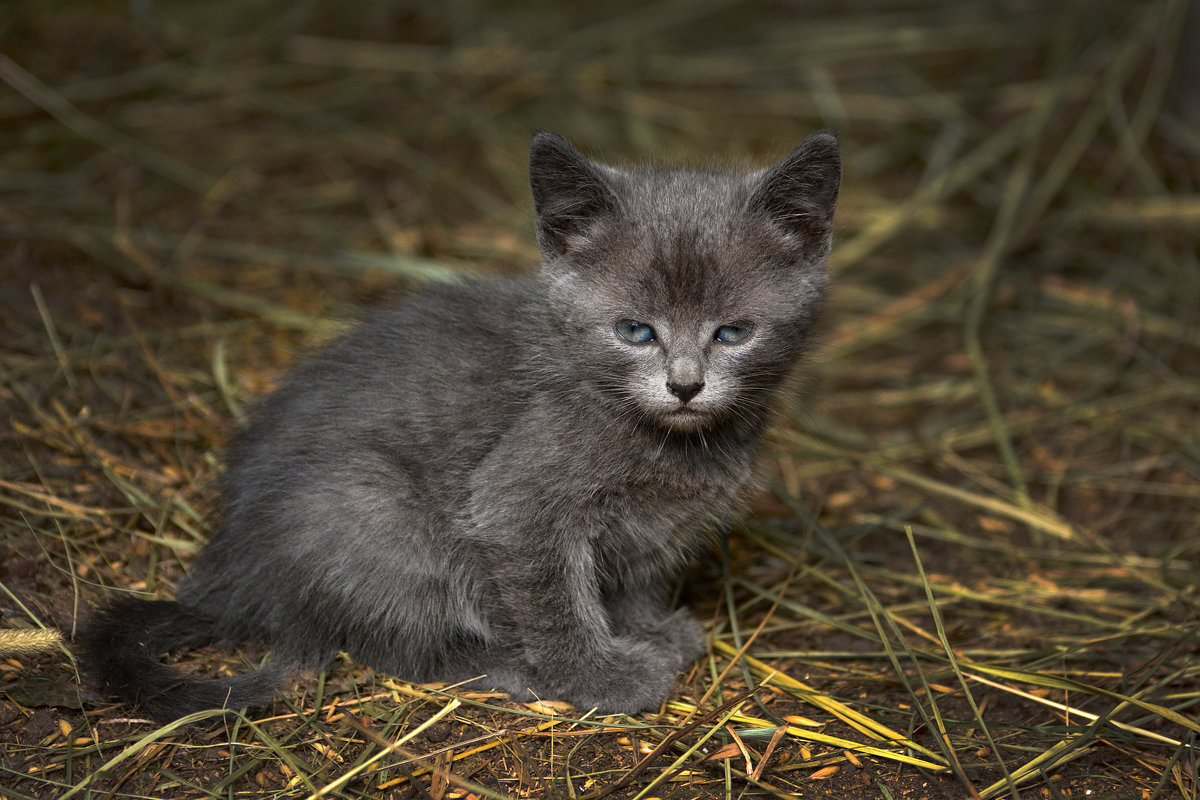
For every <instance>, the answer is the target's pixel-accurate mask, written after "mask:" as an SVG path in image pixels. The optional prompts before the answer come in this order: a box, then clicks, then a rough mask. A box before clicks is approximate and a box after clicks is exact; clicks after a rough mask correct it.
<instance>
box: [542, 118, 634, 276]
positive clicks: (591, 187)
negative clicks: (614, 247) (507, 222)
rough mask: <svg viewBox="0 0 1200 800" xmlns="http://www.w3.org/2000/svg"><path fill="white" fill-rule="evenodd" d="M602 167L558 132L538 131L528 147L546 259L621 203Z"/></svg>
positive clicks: (561, 252) (562, 252) (565, 248)
mask: <svg viewBox="0 0 1200 800" xmlns="http://www.w3.org/2000/svg"><path fill="white" fill-rule="evenodd" d="M602 169H603V168H602V167H598V166H597V165H595V164H592V163H591V162H589V161H588V160H587V159H586V158H584V157H583V156H582V155H580V153H579V152H578V151H577V150H576V149H575V148H574V147H571V145H570V144H568V143H567V140H566V139H564V138H562V137H561V136H559V135H558V134H557V133H551V132H550V131H538V132H537V133H535V134H533V141H532V142H531V143H530V147H529V184H530V186H531V187H532V188H533V206H534V208H535V209H537V235H538V244H539V245H540V246H541V248H542V253H543V254H545V255H546V256H547V257H549V256H559V255H563V254H564V253H566V252H567V251H568V250H569V249H570V245H571V239H572V238H573V237H574V236H577V235H578V234H581V233H583V232H584V231H585V230H586V229H587V228H588V226H589V225H590V224H591V223H592V222H594V221H596V220H597V219H598V218H600V217H602V216H606V215H615V214H616V213H617V211H618V208H619V204H618V202H617V198H616V195H614V194H613V191H612V188H611V187H610V186H609V184H608V181H607V180H606V179H605V177H604V174H603V172H602Z"/></svg>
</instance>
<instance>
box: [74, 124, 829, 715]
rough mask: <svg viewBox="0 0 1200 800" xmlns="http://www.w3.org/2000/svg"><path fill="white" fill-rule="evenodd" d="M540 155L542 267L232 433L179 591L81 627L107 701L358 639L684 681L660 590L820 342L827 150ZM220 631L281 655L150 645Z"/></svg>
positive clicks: (298, 661)
mask: <svg viewBox="0 0 1200 800" xmlns="http://www.w3.org/2000/svg"><path fill="white" fill-rule="evenodd" d="M529 172H530V180H531V183H532V186H533V199H534V204H535V206H536V208H537V231H538V243H539V245H540V247H541V251H542V254H543V262H542V269H541V273H540V275H539V276H538V277H537V278H535V279H532V280H519V281H500V280H496V281H490V282H476V283H469V284H465V285H453V286H435V287H431V288H428V289H426V290H424V291H422V292H420V293H419V294H417V295H415V296H413V297H412V298H410V299H409V300H407V301H406V302H404V303H403V304H401V305H399V306H398V307H396V308H393V309H391V310H388V311H385V312H383V313H381V314H379V315H377V316H376V317H374V318H373V319H372V320H370V321H369V322H367V323H366V324H364V325H362V326H361V327H360V328H358V330H357V331H356V332H354V333H353V334H351V335H350V336H348V337H347V338H346V339H344V340H343V341H341V342H340V343H338V344H336V345H334V346H333V347H331V348H330V349H329V350H328V351H326V352H325V353H324V354H323V355H320V356H318V357H316V358H314V359H312V360H311V361H308V362H307V363H305V364H303V365H301V366H300V367H299V368H298V369H297V370H296V371H295V373H294V374H293V375H292V376H291V378H290V379H289V380H288V381H287V382H286V383H285V384H284V385H283V386H282V387H281V388H280V389H279V390H278V391H277V392H275V393H274V394H273V395H271V396H270V397H269V398H267V400H266V401H265V402H264V403H263V405H262V406H261V407H260V408H259V409H258V412H257V415H256V416H255V418H254V420H253V422H252V423H251V424H250V426H249V427H248V428H247V429H246V431H245V432H244V433H243V434H242V435H241V437H240V439H239V440H238V441H237V442H236V443H235V446H234V447H233V449H232V452H231V453H230V458H229V470H228V472H227V474H226V475H225V477H224V480H223V482H222V485H221V492H222V497H223V501H224V502H223V517H222V519H221V522H220V526H219V528H218V530H217V531H216V533H215V535H214V536H213V539H212V541H211V543H210V544H209V545H208V548H207V549H206V550H205V551H204V552H203V553H202V554H201V555H200V556H199V558H198V560H197V562H196V564H195V566H194V568H193V569H192V571H191V573H190V574H189V575H188V576H187V578H186V579H185V580H184V581H183V582H182V583H181V585H180V587H179V592H178V600H176V601H174V602H172V601H147V600H141V599H137V598H131V597H123V598H119V599H117V600H115V601H114V602H112V603H110V604H109V605H108V606H106V607H105V608H103V609H102V610H101V611H99V612H98V613H97V614H96V615H95V616H94V617H93V618H92V620H91V621H90V624H89V625H88V626H86V628H85V630H84V632H83V633H82V634H81V637H80V644H81V646H82V649H83V651H84V653H85V659H84V663H85V666H86V667H87V668H88V669H89V671H90V672H91V674H92V675H93V676H94V677H95V678H97V679H98V681H99V683H101V684H102V685H103V686H104V687H105V688H106V689H107V690H109V691H111V692H112V693H114V694H116V695H118V696H119V697H121V698H122V699H124V700H126V701H129V702H134V703H137V704H139V705H140V706H141V708H142V710H143V711H144V712H145V713H147V714H149V715H151V716H154V717H156V718H158V719H163V720H166V719H172V718H175V717H178V716H181V715H184V714H187V713H189V712H192V711H197V710H201V709H205V708H219V707H231V708H237V707H242V706H245V705H256V704H261V703H264V702H267V701H268V700H269V699H270V698H271V697H272V695H273V693H274V691H275V689H276V687H277V686H278V684H279V683H280V682H281V681H282V680H283V679H284V678H285V677H286V676H287V675H288V674H290V673H291V672H292V671H293V670H297V669H304V668H319V667H320V666H321V665H323V664H325V663H327V662H328V661H329V660H330V659H331V658H332V657H333V656H334V655H335V654H336V653H338V652H339V651H343V650H344V651H346V652H348V653H349V654H350V655H351V656H352V657H353V658H355V659H356V660H358V661H360V662H363V663H366V664H370V665H372V666H374V667H376V668H377V669H380V670H385V671H388V672H392V673H395V674H396V675H398V676H401V677H403V678H406V679H409V680H413V681H432V680H440V681H454V682H457V681H465V680H468V679H472V678H478V676H481V675H482V676H484V677H482V678H478V680H477V681H476V682H475V683H474V684H473V685H481V686H491V687H496V688H499V689H503V690H504V691H506V692H508V693H509V694H510V695H512V696H513V697H514V698H516V699H518V700H530V699H533V698H535V697H539V698H543V699H560V700H566V701H569V702H570V703H571V704H573V705H574V706H575V707H577V708H580V709H587V708H592V707H597V708H598V709H599V710H600V711H601V712H605V713H610V712H629V713H632V712H637V711H641V710H645V709H652V708H656V707H657V706H658V705H659V704H660V703H661V702H662V701H663V700H664V699H665V698H666V697H668V696H669V695H670V694H671V693H672V690H673V688H674V682H675V675H676V673H677V672H678V671H679V670H680V669H682V668H684V667H685V666H687V665H688V664H689V663H690V662H692V661H693V660H694V659H695V658H696V657H697V656H699V655H700V654H701V653H702V652H703V650H704V640H703V634H702V631H701V629H700V626H699V625H698V624H697V623H696V621H695V619H694V618H693V617H692V616H691V615H690V614H689V613H688V612H687V611H686V610H678V611H674V612H672V611H670V610H669V609H668V608H667V603H666V595H667V592H668V589H669V587H670V584H671V581H672V580H673V578H674V577H675V576H676V575H677V574H678V572H679V570H680V568H681V567H682V566H683V565H684V563H685V561H686V559H687V558H688V556H689V555H690V554H691V553H692V552H693V551H695V550H696V549H697V547H698V546H699V545H701V544H702V543H703V542H704V540H705V533H706V532H707V531H710V530H711V529H712V528H713V526H714V524H715V523H716V522H717V521H718V520H719V519H720V518H721V517H722V516H723V515H724V514H726V513H727V512H728V511H729V510H730V509H731V508H733V507H734V506H735V505H736V504H737V502H738V500H739V498H740V496H741V495H743V494H744V493H745V490H746V489H747V487H748V486H749V485H750V483H751V479H752V473H753V464H754V457H755V451H756V450H757V449H758V446H759V443H760V441H761V440H762V437H763V432H764V428H765V427H766V425H767V420H768V415H769V410H770V403H771V400H772V398H773V395H775V394H776V393H777V390H778V389H779V388H780V386H781V385H782V384H783V382H784V380H785V378H786V377H787V376H788V374H789V373H790V372H791V370H792V368H793V367H794V366H795V365H796V363H797V361H798V359H799V358H800V357H801V356H802V355H803V353H804V352H805V350H806V348H807V347H808V345H809V340H810V330H811V328H812V325H813V321H814V318H815V317H816V315H817V313H818V311H819V309H820V306H821V302H822V296H823V292H824V288H825V283H826V278H825V258H826V255H827V254H828V252H829V246H830V239H831V232H832V218H833V212H834V206H835V204H836V200H837V192H838V184H839V180H840V174H841V168H840V163H839V158H838V150H837V143H836V141H835V140H834V138H833V136H831V135H829V134H825V133H821V134H816V135H814V136H811V137H809V138H808V139H807V140H805V141H804V143H803V144H801V145H800V146H799V147H798V148H796V149H795V150H794V151H792V153H791V154H789V155H788V156H787V157H786V158H785V159H783V161H781V162H780V163H779V164H778V165H776V166H775V167H773V168H771V169H769V170H765V171H762V172H757V173H753V174H749V175H739V174H724V173H717V172H692V171H682V170H656V169H645V170H636V171H622V170H617V169H614V168H612V167H607V166H603V165H600V164H596V163H593V162H590V161H588V160H587V159H585V158H584V157H583V156H581V155H580V154H579V153H578V152H576V151H575V150H574V149H573V148H572V147H571V146H570V145H569V144H567V142H566V141H565V140H563V139H562V138H560V137H559V136H557V135H555V134H553V133H545V132H542V133H538V134H535V135H534V137H533V143H532V148H531V153H530V165H529ZM217 640H243V641H259V642H265V643H268V644H270V645H271V646H272V647H273V648H274V651H275V655H274V659H273V661H272V662H271V664H269V665H268V666H267V667H265V668H263V669H260V670H257V671H255V672H252V673H250V674H247V675H241V676H236V677H233V678H226V679H221V680H211V681H198V680H191V679H189V678H187V677H185V676H184V675H183V674H182V673H180V672H178V671H177V670H175V669H174V668H171V667H168V666H166V665H164V664H162V663H161V662H160V661H159V658H160V657H161V656H162V655H163V654H164V653H166V652H167V651H168V650H170V649H172V648H177V647H183V646H196V645H198V644H202V643H206V642H210V641H217Z"/></svg>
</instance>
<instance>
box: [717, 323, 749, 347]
mask: <svg viewBox="0 0 1200 800" xmlns="http://www.w3.org/2000/svg"><path fill="white" fill-rule="evenodd" d="M752 330H753V329H752V328H751V327H750V326H748V325H722V326H721V327H719V328H717V332H716V333H715V334H713V338H714V339H716V340H717V341H718V342H721V343H722V344H737V343H738V342H744V341H746V339H747V337H749V336H750V332H751V331H752Z"/></svg>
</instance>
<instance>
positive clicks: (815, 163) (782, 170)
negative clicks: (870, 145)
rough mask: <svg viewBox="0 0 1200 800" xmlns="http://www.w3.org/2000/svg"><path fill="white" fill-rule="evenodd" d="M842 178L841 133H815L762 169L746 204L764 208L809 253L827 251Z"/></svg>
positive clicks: (759, 210)
mask: <svg viewBox="0 0 1200 800" xmlns="http://www.w3.org/2000/svg"><path fill="white" fill-rule="evenodd" d="M841 182H842V160H841V157H840V156H839V154H838V145H837V138H836V137H834V135H833V134H832V133H828V132H821V133H814V134H813V135H812V136H809V137H808V138H807V139H805V140H804V141H803V142H801V144H800V146H799V147H797V148H796V149H795V150H793V151H792V152H791V153H789V154H788V155H787V157H786V158H784V159H783V160H782V161H780V162H779V163H778V164H776V165H775V166H774V167H772V168H771V169H769V170H767V171H766V172H764V173H762V175H761V176H760V177H759V179H758V185H757V187H756V188H755V189H754V193H753V194H752V195H751V197H750V202H749V204H748V206H747V208H748V210H750V211H751V212H754V213H762V214H766V215H767V216H769V217H770V218H771V219H772V220H774V221H775V223H776V224H778V225H779V226H780V227H781V228H782V229H783V230H784V231H785V232H786V233H787V234H788V235H789V236H791V237H794V238H797V239H798V240H799V241H798V242H797V243H798V244H800V246H801V247H802V248H803V250H804V252H805V254H806V255H807V256H815V257H823V256H824V255H825V254H826V253H827V252H828V249H829V244H830V241H831V239H832V235H833V211H834V209H835V208H836V207H837V197H838V187H839V186H840V185H841Z"/></svg>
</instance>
